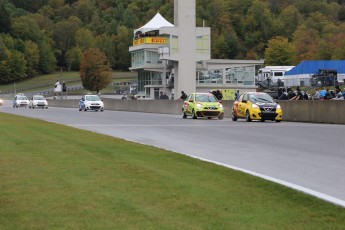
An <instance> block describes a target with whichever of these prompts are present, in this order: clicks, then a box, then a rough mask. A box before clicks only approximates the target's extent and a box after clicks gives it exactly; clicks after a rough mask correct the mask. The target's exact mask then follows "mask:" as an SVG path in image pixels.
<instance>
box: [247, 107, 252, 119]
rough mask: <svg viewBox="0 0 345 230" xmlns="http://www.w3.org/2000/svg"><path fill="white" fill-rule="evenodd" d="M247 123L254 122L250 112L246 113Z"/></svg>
mask: <svg viewBox="0 0 345 230" xmlns="http://www.w3.org/2000/svg"><path fill="white" fill-rule="evenodd" d="M246 121H248V122H250V121H252V119H250V113H249V111H248V110H247V112H246Z"/></svg>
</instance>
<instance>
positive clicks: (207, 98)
mask: <svg viewBox="0 0 345 230" xmlns="http://www.w3.org/2000/svg"><path fill="white" fill-rule="evenodd" d="M195 100H196V101H198V102H217V99H216V98H215V96H214V95H213V94H197V95H196V96H195Z"/></svg>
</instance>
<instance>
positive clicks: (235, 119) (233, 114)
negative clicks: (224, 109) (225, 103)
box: [231, 110, 237, 121]
mask: <svg viewBox="0 0 345 230" xmlns="http://www.w3.org/2000/svg"><path fill="white" fill-rule="evenodd" d="M231 119H232V120H233V121H237V117H236V115H235V111H234V110H232V113H231Z"/></svg>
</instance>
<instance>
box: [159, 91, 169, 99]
mask: <svg viewBox="0 0 345 230" xmlns="http://www.w3.org/2000/svg"><path fill="white" fill-rule="evenodd" d="M160 99H163V100H169V97H168V95H167V94H166V93H163V95H162V96H161V98H160Z"/></svg>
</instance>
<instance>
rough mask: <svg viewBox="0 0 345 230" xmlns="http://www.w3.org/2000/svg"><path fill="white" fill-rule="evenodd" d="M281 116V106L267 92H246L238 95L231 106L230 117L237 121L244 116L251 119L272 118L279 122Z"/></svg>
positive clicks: (248, 119)
mask: <svg viewBox="0 0 345 230" xmlns="http://www.w3.org/2000/svg"><path fill="white" fill-rule="evenodd" d="M282 117H283V111H282V108H281V106H280V105H279V104H278V103H276V102H275V101H274V99H273V98H272V97H271V96H270V95H268V94H267V93H261V92H248V93H244V94H242V95H240V96H239V98H238V99H237V100H236V101H235V102H234V106H233V107H232V114H231V118H232V120H233V121H237V119H238V118H244V119H246V121H252V120H259V121H265V120H272V121H276V122H280V121H281V120H282Z"/></svg>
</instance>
